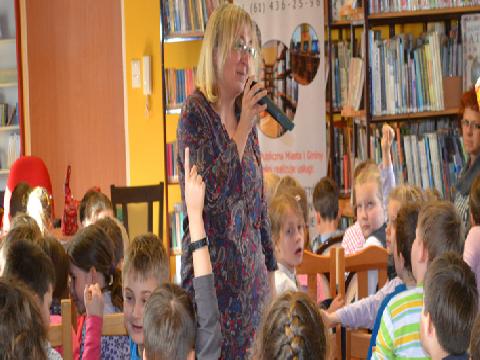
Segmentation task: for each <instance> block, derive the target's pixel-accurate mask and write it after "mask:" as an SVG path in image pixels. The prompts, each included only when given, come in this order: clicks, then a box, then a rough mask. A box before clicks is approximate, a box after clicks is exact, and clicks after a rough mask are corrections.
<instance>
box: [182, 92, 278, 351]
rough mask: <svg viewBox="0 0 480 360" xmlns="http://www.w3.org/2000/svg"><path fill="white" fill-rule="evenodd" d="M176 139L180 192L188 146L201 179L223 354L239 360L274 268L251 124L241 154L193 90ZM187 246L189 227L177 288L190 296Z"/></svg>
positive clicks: (252, 336)
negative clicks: (204, 192) (204, 191)
mask: <svg viewBox="0 0 480 360" xmlns="http://www.w3.org/2000/svg"><path fill="white" fill-rule="evenodd" d="M177 139H178V164H179V174H180V177H179V180H180V184H181V190H182V198H183V197H184V194H185V192H184V190H185V168H184V154H185V148H186V147H189V148H190V164H192V165H193V164H196V165H197V168H198V171H199V174H201V175H202V177H203V179H204V181H205V183H206V195H205V206H204V214H203V218H204V222H205V230H206V233H207V236H208V238H209V241H210V246H209V250H210V257H211V260H212V267H213V273H214V276H215V287H216V291H217V298H218V307H219V310H220V318H221V326H222V333H223V346H222V357H223V358H228V359H243V358H245V357H246V355H247V351H248V349H249V348H250V346H251V345H252V340H253V338H254V336H255V330H256V328H257V326H258V325H259V322H260V318H261V315H262V310H263V305H264V303H265V302H266V301H267V300H268V297H269V283H268V276H267V275H268V272H270V271H275V270H276V268H277V265H276V261H275V257H274V254H273V247H272V242H271V238H270V224H269V222H268V216H267V206H266V203H265V199H264V194H263V177H262V165H261V158H260V148H259V144H258V137H257V132H256V128H254V129H253V130H252V131H251V132H250V134H249V136H248V139H247V144H246V146H245V150H244V154H243V158H242V159H240V157H239V155H238V151H237V146H236V144H235V142H234V141H233V140H232V139H231V138H230V137H229V135H228V133H227V131H226V129H225V127H224V126H223V124H222V122H221V120H220V117H219V115H218V114H217V113H216V112H215V110H214V109H213V107H212V106H211V104H210V103H209V102H208V101H207V99H206V98H205V96H204V95H203V94H202V93H201V92H199V91H196V92H195V93H194V94H192V95H191V96H190V97H189V98H188V99H187V101H186V103H185V105H184V108H183V110H182V115H181V118H180V122H179V126H178V130H177ZM188 244H190V236H189V234H188V231H186V232H185V237H184V238H183V240H182V250H183V255H182V286H183V287H184V288H185V289H186V290H187V291H188V292H189V293H190V294H191V295H193V286H192V278H193V266H192V254H191V253H190V252H189V251H188ZM192 299H193V296H192Z"/></svg>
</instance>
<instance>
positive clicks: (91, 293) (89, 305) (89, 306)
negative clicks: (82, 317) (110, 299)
mask: <svg viewBox="0 0 480 360" xmlns="http://www.w3.org/2000/svg"><path fill="white" fill-rule="evenodd" d="M83 299H84V302H85V309H86V311H87V316H98V317H103V305H104V303H103V293H102V289H101V288H100V285H99V284H98V283H95V284H90V285H85V290H84V292H83Z"/></svg>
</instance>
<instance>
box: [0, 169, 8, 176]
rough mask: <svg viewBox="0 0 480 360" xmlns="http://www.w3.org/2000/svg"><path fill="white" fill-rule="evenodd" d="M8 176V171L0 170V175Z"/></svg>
mask: <svg viewBox="0 0 480 360" xmlns="http://www.w3.org/2000/svg"><path fill="white" fill-rule="evenodd" d="M8 174H10V169H0V175H8Z"/></svg>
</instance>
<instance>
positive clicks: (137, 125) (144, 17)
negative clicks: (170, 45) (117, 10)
mask: <svg viewBox="0 0 480 360" xmlns="http://www.w3.org/2000/svg"><path fill="white" fill-rule="evenodd" d="M124 31H125V44H124V46H125V50H124V51H125V63H126V79H125V80H126V81H125V86H126V101H127V104H128V112H127V114H128V120H127V121H128V125H127V129H128V140H127V143H128V147H129V154H130V156H129V159H128V160H129V163H130V172H129V175H130V183H129V185H146V184H155V183H158V182H160V181H165V173H164V170H165V168H164V145H163V144H164V141H163V110H162V78H161V49H160V1H158V0H142V1H138V0H124ZM144 55H150V56H151V57H152V95H151V96H150V113H149V114H148V116H146V115H145V104H146V97H145V96H144V95H143V91H142V89H141V88H140V89H133V88H132V74H131V72H132V71H131V61H132V59H141V58H142V56H144ZM142 71H143V69H142ZM135 210H136V211H134V212H132V214H131V215H133V217H134V219H133V220H134V221H132V216H130V223H131V226H132V227H133V228H132V230H131V234H135V233H139V232H141V230H139V229H141V228H142V224H143V223H146V222H145V221H141V220H145V215H143V216H135V214H139V213H141V214H144V212H143V211H141V210H140V209H135ZM129 211H131V210H130V209H129ZM154 218H157V216H155V217H154ZM137 219H141V220H137ZM164 224H165V220H164ZM157 228H158V224H157V223H156V222H154V229H157ZM143 229H144V228H143ZM143 231H144V230H143ZM164 238H165V237H164Z"/></svg>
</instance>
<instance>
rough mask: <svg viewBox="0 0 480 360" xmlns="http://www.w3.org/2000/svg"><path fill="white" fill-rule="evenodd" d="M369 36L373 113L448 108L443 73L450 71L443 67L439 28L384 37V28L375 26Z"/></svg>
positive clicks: (444, 74) (396, 112) (381, 113)
mask: <svg viewBox="0 0 480 360" xmlns="http://www.w3.org/2000/svg"><path fill="white" fill-rule="evenodd" d="M369 37H370V41H369V44H370V54H371V56H370V68H371V73H372V76H371V84H370V85H371V89H372V92H371V104H370V106H371V109H372V113H373V114H374V115H384V114H398V113H410V112H420V111H442V110H445V104H444V91H443V77H444V76H447V75H448V74H447V73H444V72H443V70H444V69H442V59H441V55H442V53H444V52H442V51H441V47H442V45H441V34H440V33H439V32H436V31H432V32H427V33H423V34H422V35H421V36H420V37H419V38H418V39H414V38H413V36H412V35H411V34H399V35H397V36H395V37H394V38H391V39H385V40H382V39H381V32H380V31H378V30H372V31H370V32H369ZM457 50H458V49H457ZM445 53H448V51H447V52H445ZM452 53H453V50H452ZM459 53H461V51H460V52H459Z"/></svg>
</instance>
